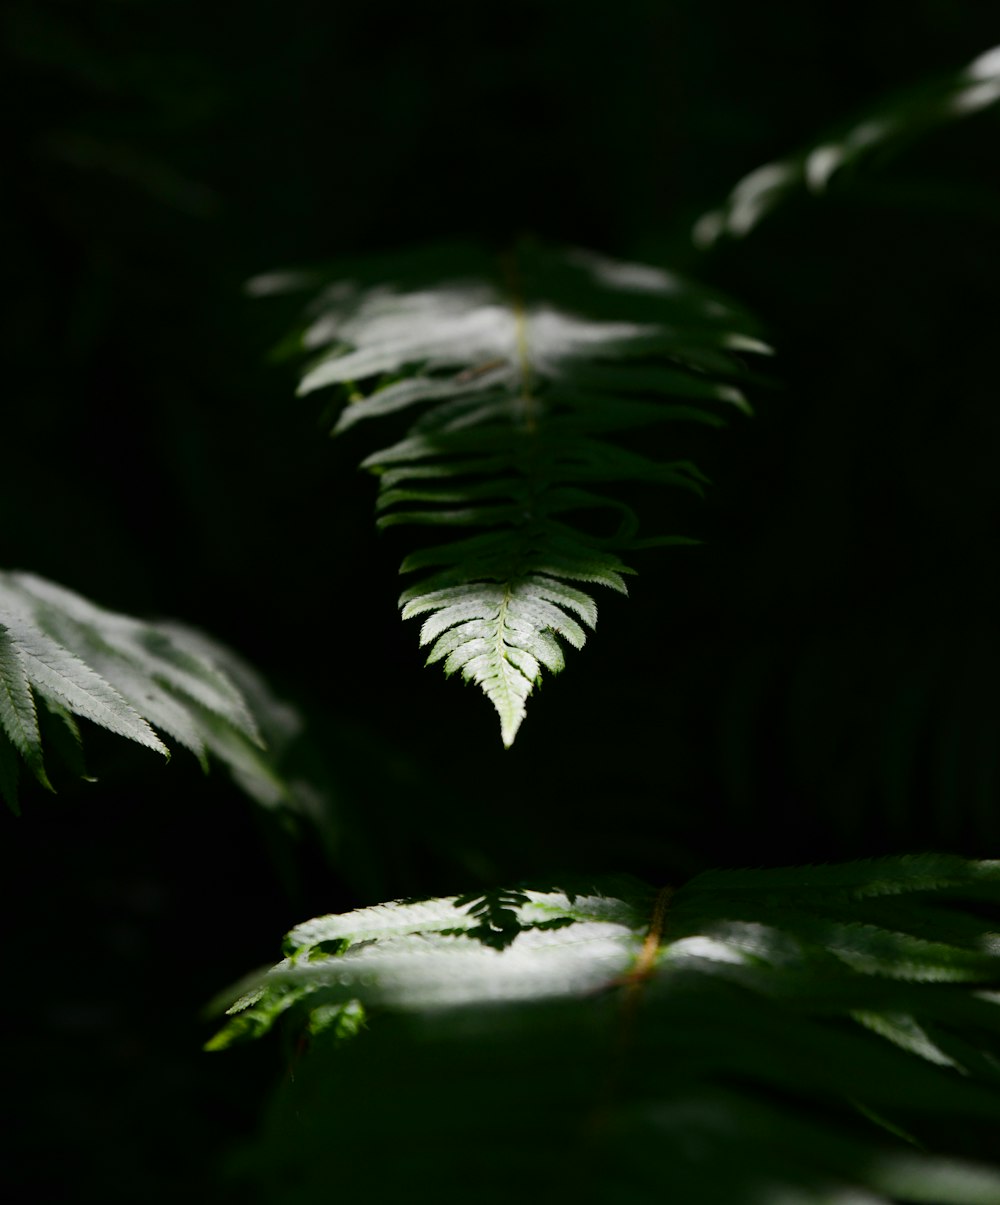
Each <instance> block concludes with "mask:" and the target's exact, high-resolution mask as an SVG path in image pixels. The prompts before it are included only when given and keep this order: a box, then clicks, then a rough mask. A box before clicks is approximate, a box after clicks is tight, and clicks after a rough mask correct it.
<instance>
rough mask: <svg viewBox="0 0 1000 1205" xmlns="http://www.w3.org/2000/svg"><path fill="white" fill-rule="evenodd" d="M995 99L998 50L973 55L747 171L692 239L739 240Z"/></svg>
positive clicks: (999, 88) (999, 77)
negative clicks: (784, 207) (793, 200)
mask: <svg viewBox="0 0 1000 1205" xmlns="http://www.w3.org/2000/svg"><path fill="white" fill-rule="evenodd" d="M997 100H1000V46H995V47H993V48H992V49H991V50H987V51H986V52H985V53H984V54H981V55H978V56H977V57H976V58H975V59H974V60H973V61H972V62H971V63H969V64H968V65H967V66H966V67H964V68H963V69H962V70H961V71H956V72H952V73H950V74H949V75H947V76H945V77H943V78H942V79H940V80H936V81H934V82H933V83H931V84H927V85H923V86H922V87H920V88H918V89H914V90H911V91H910V92H907V93H906V94H904V95H901V96H897V97H895V98H893V99H891V100H889V101H886V102H883V103H882V104H881V105H878V106H876V107H875V108H873V109H872V110H871V111H870V112H868V113H866V114H865V115H864V116H863V117H861V118H859V119H858V120H856V121H854V122H852V123H850V124H849V125H846V126H843V127H841V128H840V129H839V130H836V131H834V132H832V133H831V134H830V135H829V136H828V137H826V138H824V139H823V140H822V141H821V142H818V143H817V144H816V145H814V146H811V147H808V148H807V149H806V150H803V151H800V152H799V153H798V154H795V155H791V156H789V157H788V158H787V159H781V160H779V161H778V162H775V163H767V164H764V165H763V166H762V167H758V168H755V169H754V170H753V171H752V172H750V174H749V175H747V176H744V178H743V179H742V180H740V182H739V183H738V184H737V185H736V187H735V188H734V189H733V191H732V192H731V193H730V194H729V197H728V198H727V199H726V201H725V203H724V204H723V205H722V206H720V207H719V208H718V209H713V210H712V211H711V212H709V213H706V214H703V215H702V217H701V218H699V219H698V222H697V223H696V224H695V227H694V231H693V237H694V241H695V242H696V243H697V244H698V245H699V246H700V247H705V248H708V247H711V246H713V245H715V244H716V243H718V242H719V241H721V240H722V239H725V238H742V237H743V236H744V235H746V234H749V233H750V232H751V231H752V230H753V229H755V227H756V226H757V225H758V223H759V222H760V221H761V220H762V219H763V218H765V217H767V215H768V214H769V213H771V211H772V210H774V209H776V208H777V207H778V206H779V205H781V204H782V203H783V202H784V201H785V200H787V199H788V198H789V197H790V196H792V195H793V194H795V193H797V192H800V191H802V190H806V191H807V192H811V193H813V194H815V195H821V194H823V193H825V192H826V190H827V188H828V187H829V185H830V182H831V181H832V180H833V179H834V177H835V176H837V175H839V174H840V173H841V172H843V171H844V170H845V169H849V168H851V167H853V166H854V165H855V164H857V163H860V162H861V161H863V160H865V159H868V158H870V157H872V156H875V155H876V154H879V153H886V152H888V151H890V150H892V149H894V148H896V147H900V146H905V145H906V144H907V143H909V142H911V141H912V140H913V139H914V138H917V137H920V136H921V135H924V134H927V133H930V132H931V131H932V130H935V129H937V128H938V127H939V126H942V125H945V124H946V123H947V122H949V121H954V120H956V119H957V118H960V117H966V116H969V115H971V114H973V113H978V112H980V110H982V109H985V108H987V107H989V106H990V105H993V104H995V103H996V101H997Z"/></svg>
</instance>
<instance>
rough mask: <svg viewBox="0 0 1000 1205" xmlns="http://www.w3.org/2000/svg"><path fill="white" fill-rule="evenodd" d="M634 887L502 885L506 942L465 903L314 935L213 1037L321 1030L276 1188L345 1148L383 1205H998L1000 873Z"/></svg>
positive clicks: (304, 1184) (293, 1107) (273, 1179)
mask: <svg viewBox="0 0 1000 1205" xmlns="http://www.w3.org/2000/svg"><path fill="white" fill-rule="evenodd" d="M615 890H616V891H617V892H618V893H619V894H605V891H604V890H603V889H602V888H601V886H600V885H599V884H598V885H596V886H591V887H590V888H586V889H580V890H575V891H573V892H569V893H567V892H561V891H557V890H555V889H551V888H546V889H542V890H535V889H533V888H531V887H524V886H522V887H518V888H517V889H515V890H511V891H504V892H496V893H492V894H493V896H494V897H495V900H494V903H495V904H497V906H498V907H499V906H502V908H503V909H504V911H505V912H506V911H509V912H510V913H511V915H512V916H513V918H514V920H513V922H512V925H511V923H509V919H508V918H504V919H503V921H502V923H501V925H500V928H502V929H504V930H507V929H509V928H511V927H512V926H513V928H514V929H515V930H516V931H515V932H514V933H513V936H512V937H511V939H510V940H505V941H504V943H502V946H500V948H498V947H497V946H496V945H495V944H494V943H492V942H491V941H490V940H485V941H484V939H483V935H482V933H481V932H479V929H480V926H481V922H480V923H477V921H479V918H480V917H481V916H482V915H483V913H484V908H483V907H481V906H479V905H478V904H477V903H476V902H473V903H472V904H471V905H470V903H469V900H468V897H459V898H453V899H437V900H425V901H420V902H413V901H409V902H403V903H392V904H385V905H379V906H376V907H372V908H364V909H361V910H359V911H357V912H352V913H346V914H344V915H340V916H329V917H320V918H317V919H316V920H313V921H308V922H306V923H304V924H302V925H299V926H298V927H297V928H296V929H294V930H293V931H292V932H291V933H290V934H289V935H288V938H287V939H286V942H285V953H286V958H285V959H284V961H282V962H281V963H279V964H278V965H277V966H276V967H275V968H273V970H271V971H270V972H268V973H266V974H265V975H262V976H256V977H255V978H254V979H252V980H251V981H250V982H248V983H247V984H244V985H243V987H242V988H241V989H240V990H241V992H242V994H241V996H240V998H239V999H238V1000H237V1001H236V1003H235V1004H234V1005H233V1006H232V1007H231V1009H230V1012H231V1018H230V1020H229V1023H228V1024H227V1026H226V1027H225V1028H224V1029H223V1031H222V1032H221V1033H220V1034H219V1035H218V1036H217V1038H216V1039H214V1040H213V1042H212V1043H210V1046H211V1048H213V1049H220V1048H222V1047H224V1046H227V1045H229V1044H231V1043H232V1042H235V1041H238V1040H241V1039H244V1038H247V1037H255V1036H259V1035H260V1034H262V1033H264V1032H266V1031H267V1030H268V1029H269V1028H270V1027H271V1026H272V1025H273V1024H274V1023H275V1022H276V1021H277V1020H278V1019H279V1018H285V1019H288V1018H289V1017H292V1018H294V1019H295V1020H296V1022H297V1027H298V1029H299V1030H300V1031H301V1030H302V1029H303V1028H304V1030H305V1033H306V1035H311V1041H310V1044H309V1046H308V1050H307V1051H306V1053H305V1055H304V1057H300V1058H299V1059H298V1060H297V1061H296V1063H295V1065H294V1067H293V1069H292V1074H291V1075H289V1076H288V1077H287V1079H286V1083H285V1086H284V1088H283V1089H282V1092H281V1094H280V1096H279V1099H278V1102H277V1104H276V1106H275V1108H273V1109H272V1110H271V1113H270V1119H269V1121H268V1123H267V1126H266V1129H265V1133H264V1135H263V1136H262V1137H261V1138H259V1139H257V1140H256V1141H255V1142H254V1146H253V1150H252V1152H251V1151H248V1152H247V1157H246V1171H247V1174H248V1175H249V1176H251V1177H252V1179H253V1181H254V1184H255V1186H256V1187H257V1189H258V1190H260V1191H261V1192H262V1193H263V1197H262V1199H263V1200H265V1201H270V1200H275V1201H278V1200H280V1201H282V1202H283V1203H289V1202H291V1203H296V1202H300V1201H301V1202H303V1203H304V1202H307V1201H310V1200H315V1199H317V1198H322V1196H323V1193H324V1191H326V1189H327V1187H328V1185H329V1183H330V1176H331V1174H332V1173H331V1167H330V1163H329V1160H328V1159H326V1157H325V1152H326V1151H327V1149H328V1146H329V1143H330V1141H331V1136H335V1140H336V1141H337V1142H338V1143H341V1144H343V1147H344V1149H346V1150H350V1152H351V1159H350V1160H348V1161H346V1162H345V1163H343V1164H340V1165H338V1167H337V1170H336V1183H337V1186H338V1190H339V1191H342V1192H345V1193H347V1194H348V1195H359V1196H369V1197H371V1198H372V1199H378V1200H383V1199H385V1200H390V1199H398V1198H399V1197H401V1196H402V1195H405V1196H406V1197H407V1199H412V1200H416V1201H428V1202H431V1201H434V1202H438V1201H443V1202H449V1203H450V1202H459V1201H465V1200H468V1199H469V1193H470V1185H473V1184H474V1185H475V1194H474V1195H475V1198H476V1200H484V1201H489V1202H493V1201H497V1202H499V1201H506V1200H511V1199H515V1198H516V1197H517V1195H518V1194H520V1195H521V1196H525V1195H527V1196H530V1197H532V1198H533V1199H536V1198H537V1199H548V1197H549V1195H550V1194H551V1193H554V1192H556V1191H557V1190H558V1192H560V1193H561V1194H562V1196H561V1197H560V1199H566V1200H571V1199H574V1198H576V1197H577V1196H579V1197H580V1199H583V1200H587V1201H593V1202H595V1203H596V1202H602V1203H603V1202H607V1203H608V1205H618V1202H620V1201H623V1200H627V1201H633V1200H634V1201H642V1202H645V1201H649V1202H651V1203H652V1202H654V1201H661V1200H678V1201H699V1202H705V1203H706V1205H764V1202H767V1203H768V1205H770V1203H772V1202H779V1201H781V1202H785V1201H789V1202H792V1201H794V1202H800V1203H802V1205H829V1203H830V1202H836V1203H837V1205H840V1203H846V1202H848V1201H850V1202H854V1201H858V1202H860V1201H864V1202H865V1203H866V1205H889V1203H890V1202H892V1203H895V1202H897V1201H912V1202H919V1201H922V1202H929V1201H933V1202H935V1203H936V1205H992V1202H995V1201H997V1200H1000V1167H997V1166H990V1167H986V1166H983V1165H976V1164H972V1163H968V1162H966V1161H965V1159H964V1157H963V1156H967V1155H968V1153H969V1152H970V1151H974V1150H977V1149H978V1150H979V1151H982V1150H990V1149H991V1142H990V1136H991V1135H995V1133H996V1130H997V1126H998V1125H1000V1057H998V1056H1000V991H998V989H1000V939H998V938H997V936H996V934H995V933H994V932H992V926H991V924H990V921H989V919H987V918H988V917H989V916H991V915H996V909H997V906H998V905H1000V863H996V862H968V861H965V860H964V859H961V858H957V857H952V856H948V855H939V854H930V855H924V856H914V857H904V858H894V859H880V860H875V861H869V862H855V863H847V864H843V865H830V866H817V867H798V868H789V869H779V870H745V871H742V870H741V871H714V872H710V873H706V874H703V875H699V876H698V877H696V878H695V879H693V880H691V881H690V882H689V883H687V884H686V885H684V886H682V887H680V888H678V889H677V890H676V891H671V890H670V889H669V888H664V889H662V890H660V891H659V892H657V891H656V890H655V889H653V888H651V887H646V886H645V885H643V884H641V883H634V884H632V885H625V886H624V887H623V886H620V885H616V887H615ZM485 911H486V912H489V909H488V908H486V909H485ZM508 936H509V935H508ZM230 998H232V997H231V996H230ZM365 1022H366V1025H363V1023H365ZM363 1027H364V1028H366V1032H365V1033H364V1034H361V1032H360V1031H361V1029H362V1028H363ZM359 1035H360V1036H359ZM346 1037H351V1038H352V1039H353V1040H352V1041H350V1042H347V1043H345V1042H343V1041H342V1040H340V1039H343V1038H346ZM361 1100H364V1101H366V1102H369V1105H368V1108H366V1109H363V1110H359V1108H358V1103H357V1102H359V1101H361ZM304 1102H308V1104H306V1103H304ZM498 1143H499V1144H500V1148H501V1151H502V1156H503V1157H502V1158H500V1157H497V1144H498ZM977 1144H978V1145H977ZM383 1155H384V1157H383Z"/></svg>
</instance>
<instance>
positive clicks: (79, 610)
mask: <svg viewBox="0 0 1000 1205" xmlns="http://www.w3.org/2000/svg"><path fill="white" fill-rule="evenodd" d="M240 666H241V663H239V662H238V660H237V659H236V658H235V657H234V656H233V654H231V653H229V652H228V650H225V649H224V648H222V646H221V645H218V644H215V643H214V642H212V641H210V640H208V639H207V638H206V637H204V636H201V635H200V634H198V633H193V632H190V631H188V630H186V629H184V628H181V627H179V626H178V625H171V624H166V623H151V622H142V621H140V620H137V619H133V618H131V617H129V616H126V615H120V614H117V613H115V612H112V611H106V610H104V609H103V608H101V607H98V606H95V605H94V604H93V603H91V602H89V601H88V600H87V599H85V598H82V597H81V596H80V595H79V594H75V593H73V592H72V591H70V590H66V589H65V588H63V587H62V586H57V585H55V584H54V583H52V582H49V581H46V580H45V579H43V578H40V577H36V576H34V575H32V574H28V573H12V572H5V571H0V794H2V795H3V797H4V798H5V799H6V801H7V803H8V804H9V805H10V807H11V808H13V809H14V810H15V811H16V810H17V783H18V764H19V761H20V760H23V762H24V763H25V764H26V765H27V767H28V769H29V770H30V771H31V773H32V774H33V775H34V777H35V778H36V779H37V780H38V781H39V782H40V783H41V784H42V785H43V786H45V787H47V788H48V789H49V790H51V789H52V785H51V782H50V780H49V777H48V774H47V771H46V768H45V761H44V750H43V735H44V733H45V731H46V728H48V731H49V738H50V739H49V740H48V742H47V743H48V745H49V747H50V750H52V751H54V752H56V753H60V752H61V754H62V760H63V761H64V762H67V763H68V764H69V768H70V770H71V771H72V772H73V773H74V774H75V775H76V776H81V775H83V768H82V760H81V758H80V756H79V743H80V733H79V730H78V728H77V726H76V723H75V720H74V718H73V717H74V716H78V717H80V718H81V719H85V720H89V721H90V722H91V723H94V724H97V725H98V726H100V727H102V728H106V729H108V730H109V731H111V732H114V733H116V734H117V735H119V736H123V737H125V738H127V739H128V740H132V741H135V742H136V743H137V744H140V745H143V746H145V747H146V748H148V749H152V750H154V751H155V752H157V753H160V754H163V755H164V756H169V752H168V750H167V747H166V745H165V744H164V743H163V741H162V740H161V739H160V737H159V736H158V735H157V731H159V732H162V733H163V734H164V735H165V736H167V737H169V738H171V739H173V740H175V741H176V742H177V743H178V744H180V745H183V746H184V747H185V748H187V749H189V750H190V751H191V752H192V753H194V754H195V756H196V757H197V758H198V759H199V761H200V762H201V763H202V765H203V766H206V767H207V755H208V753H209V752H211V753H213V754H215V755H216V756H218V757H219V758H220V760H222V761H223V762H224V763H225V764H227V765H228V766H229V768H230V770H231V771H232V772H233V775H234V777H235V778H236V779H237V781H238V782H239V783H240V785H241V786H243V788H244V789H245V790H247V791H248V793H249V794H251V795H252V796H253V797H254V798H256V799H258V800H259V801H260V802H263V803H270V804H273V803H276V802H278V800H279V799H281V798H283V796H284V794H285V788H284V786H283V784H282V783H281V782H280V780H279V779H278V778H277V776H276V774H275V772H274V770H273V768H272V767H271V766H270V764H269V761H268V759H267V757H266V756H265V754H264V753H263V743H262V741H261V737H260V735H259V732H258V728H257V723H256V721H255V719H254V717H253V716H251V714H250V710H249V708H248V706H247V703H246V700H245V697H244V692H243V690H241V689H240V688H238V687H237V686H236V685H235V684H234V681H233V677H232V672H233V669H234V668H236V671H237V672H238V673H240V674H241V675H243V677H244V680H245V681H246V680H252V679H253V678H254V677H255V676H254V675H253V674H252V672H251V671H248V670H246V669H245V667H243V668H240ZM255 703H256V704H257V710H258V714H260V715H261V716H262V717H264V719H265V720H266V722H267V723H268V724H269V725H270V724H271V723H272V722H273V718H274V716H276V715H278V714H279V708H278V707H277V705H276V704H274V703H273V701H270V700H269V699H268V698H267V696H266V692H265V691H263V689H262V688H258V689H257V691H256V698H255ZM39 704H41V707H42V712H41V719H42V720H43V721H45V722H43V723H40V722H39V721H40V714H39V710H38V707H39Z"/></svg>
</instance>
